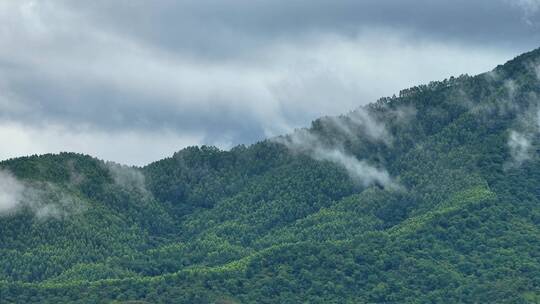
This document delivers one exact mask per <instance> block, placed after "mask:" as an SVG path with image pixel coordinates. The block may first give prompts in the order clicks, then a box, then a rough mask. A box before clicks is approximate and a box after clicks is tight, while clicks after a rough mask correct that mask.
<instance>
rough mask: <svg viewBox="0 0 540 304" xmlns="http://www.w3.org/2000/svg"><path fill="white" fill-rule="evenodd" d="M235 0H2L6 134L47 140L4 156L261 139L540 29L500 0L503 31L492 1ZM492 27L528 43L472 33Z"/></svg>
mask: <svg viewBox="0 0 540 304" xmlns="http://www.w3.org/2000/svg"><path fill="white" fill-rule="evenodd" d="M235 3H236V5H233V4H230V3H227V4H221V3H217V2H211V3H210V2H205V1H180V2H174V1H163V2H159V3H153V4H151V5H150V4H148V3H146V2H144V1H138V0H136V1H129V2H125V1H121V2H111V1H92V2H73V1H60V0H59V1H51V0H45V1H27V0H22V1H4V2H1V3H0V28H2V30H1V31H0V124H1V125H2V126H1V128H4V130H0V134H1V133H9V132H11V133H14V134H24V136H23V138H24V137H29V134H32V135H38V136H36V137H35V138H38V141H39V138H41V137H47V138H48V140H47V142H48V143H47V142H45V140H43V141H40V142H39V144H34V143H33V142H32V140H31V141H30V142H28V143H26V142H23V143H20V145H19V146H16V147H9V148H5V150H4V149H2V150H1V151H0V154H1V155H0V157H10V156H16V155H24V154H28V153H41V152H55V151H59V150H68V151H76V152H84V153H89V154H92V155H96V156H99V157H102V158H105V159H109V160H114V161H117V162H122V163H128V164H144V163H148V162H150V161H153V160H156V159H158V158H160V157H163V156H165V155H167V154H170V153H172V152H173V151H176V150H179V149H180V148H182V147H185V146H186V145H189V144H201V143H204V144H210V145H218V146H220V147H222V148H228V147H231V146H233V145H236V144H241V143H252V142H254V141H257V140H260V139H263V138H264V137H268V136H274V135H278V134H284V133H287V132H290V131H292V130H294V129H295V128H298V127H301V126H305V125H307V124H308V123H309V122H310V121H311V120H313V119H315V118H317V117H320V116H323V115H336V114H339V113H343V112H346V111H348V110H350V109H354V108H357V107H358V106H359V105H364V104H367V103H369V102H373V101H375V100H377V99H378V98H379V97H381V96H384V95H391V94H393V93H395V92H398V91H399V90H400V89H402V88H404V87H409V86H413V85H417V84H420V83H426V82H429V81H431V80H434V79H440V78H445V77H449V76H451V75H453V74H454V75H455V74H461V73H463V72H468V73H478V72H483V71H485V70H489V69H491V68H492V67H493V66H494V65H495V64H498V63H501V62H503V61H504V60H506V59H509V58H510V57H512V56H513V55H514V54H516V53H517V52H518V51H517V50H516V46H517V45H519V47H518V48H519V51H522V50H526V49H528V48H529V44H530V43H531V42H530V41H538V39H536V40H535V39H533V38H531V37H535V36H534V35H533V34H528V33H527V32H525V31H518V30H521V28H520V27H519V26H518V25H514V26H510V25H511V24H513V21H512V20H513V19H512V18H513V15H512V14H509V13H508V10H507V9H505V8H508V6H507V5H502V4H501V3H499V2H497V5H495V6H493V4H491V3H490V11H493V12H495V13H497V14H500V16H497V17H502V18H500V19H498V21H497V23H495V22H492V25H493V26H497V27H500V30H493V29H490V30H489V31H483V30H481V29H483V27H478V26H471V24H469V23H470V22H473V20H474V18H473V17H475V16H476V15H478V14H479V12H481V11H483V10H485V9H487V8H488V7H487V6H486V5H483V4H478V3H477V4H468V3H470V1H460V3H461V4H462V5H464V7H467V8H470V9H471V10H470V11H468V10H466V9H463V10H461V9H459V10H457V9H456V7H460V6H459V5H456V4H455V3H452V5H450V4H444V2H440V3H439V4H433V1H419V2H418V3H417V4H415V5H412V4H410V3H407V4H404V3H403V2H401V1H381V2H380V4H378V5H367V4H366V3H363V2H362V1H338V2H337V3H334V2H333V3H332V4H330V3H328V2H326V1H319V0H317V1H309V2H307V1H290V2H289V1H287V2H280V3H277V2H274V1H258V2H257V4H255V3H254V2H252V1H244V0H237V1H236V2H235ZM419 9H420V10H419ZM426 11H431V12H433V13H434V14H429V13H428V14H426V13H425V12H426ZM441 11H444V12H445V13H444V14H441V13H438V14H437V12H441ZM502 12H504V14H502ZM464 13H465V14H466V15H463V14H464ZM516 13H517V12H516ZM442 15H444V16H446V15H448V18H447V17H445V18H446V19H444V20H442V19H440V18H439V17H440V16H442ZM412 16H416V17H412ZM422 16H427V17H422ZM435 16H438V18H436V17H435ZM451 16H461V17H463V16H466V17H467V18H466V21H467V22H461V23H457V24H456V23H455V19H452V20H450V17H451ZM135 19H136V20H137V22H136V23H133V20H135ZM447 19H448V20H447ZM492 19H495V18H492ZM518 19H519V18H518ZM435 21H437V22H435ZM439 21H440V22H439ZM450 21H451V22H450ZM426 24H435V25H436V26H425V25H426ZM441 24H443V25H441ZM503 25H506V29H504V28H503ZM437 26H440V28H438V29H433V28H436V27H437ZM397 28H401V29H400V30H397ZM456 28H457V29H456ZM426 29H432V31H431V32H429V31H428V32H426ZM454 29H456V30H454ZM439 30H440V31H439ZM476 31H479V32H476ZM487 33H497V35H499V34H500V33H504V35H505V37H513V38H514V39H518V37H522V38H519V39H520V41H523V42H521V43H512V44H510V45H511V47H502V46H500V45H498V44H497V46H495V44H496V43H495V44H493V43H492V44H489V43H479V44H474V43H469V42H471V41H475V39H476V38H477V37H481V36H482V35H483V34H487ZM518 33H520V34H519V35H518ZM510 34H513V35H514V36H511V35H510ZM482 37H483V36H482ZM449 38H451V39H449ZM495 38H499V37H491V41H492V42H493V41H507V39H495ZM41 132H42V133H43V136H40V135H41V134H40V133H41ZM12 138H13V137H12ZM145 140H150V141H151V144H150V143H149V144H145ZM14 141H15V142H21V141H22V140H18V139H15V140H14ZM85 143H88V144H85ZM14 145H16V144H14ZM172 146H174V148H173V147H172ZM113 147H114V148H113ZM159 148H162V149H163V152H162V153H159V152H156V150H157V149H159ZM9 149H11V150H13V151H15V150H16V151H21V153H12V151H10V150H9Z"/></svg>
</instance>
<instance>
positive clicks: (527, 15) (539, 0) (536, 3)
mask: <svg viewBox="0 0 540 304" xmlns="http://www.w3.org/2000/svg"><path fill="white" fill-rule="evenodd" d="M507 2H508V3H509V4H510V5H512V6H514V7H518V8H520V9H521V10H522V11H523V20H524V21H525V22H526V23H527V24H528V25H537V24H538V21H537V20H535V19H537V18H538V12H539V11H540V0H511V1H510V0H507Z"/></svg>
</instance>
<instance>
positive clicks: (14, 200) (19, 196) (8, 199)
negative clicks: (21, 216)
mask: <svg viewBox="0 0 540 304" xmlns="http://www.w3.org/2000/svg"><path fill="white" fill-rule="evenodd" d="M23 193H24V186H23V184H22V183H20V182H19V181H18V180H17V179H16V178H15V177H14V176H13V175H12V174H11V173H9V172H7V171H0V215H1V214H3V213H9V212H13V211H14V210H16V209H17V208H18V207H19V206H20V205H21V203H22V200H23Z"/></svg>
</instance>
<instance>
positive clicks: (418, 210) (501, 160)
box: [0, 49, 540, 303]
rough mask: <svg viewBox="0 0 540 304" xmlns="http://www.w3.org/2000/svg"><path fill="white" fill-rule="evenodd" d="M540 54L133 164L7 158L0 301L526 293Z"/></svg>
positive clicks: (539, 247) (534, 231)
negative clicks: (263, 133) (245, 140)
mask: <svg viewBox="0 0 540 304" xmlns="http://www.w3.org/2000/svg"><path fill="white" fill-rule="evenodd" d="M539 63H540V49H537V50H534V51H532V52H529V53H526V54H523V55H520V56H518V57H516V58H515V59H513V60H510V61H509V62H507V63H506V64H505V65H500V66H498V67H496V68H495V69H494V70H493V71H491V72H487V73H483V74H479V75H477V76H466V75H463V76H460V77H457V78H450V79H448V80H444V81H440V82H432V83H430V84H428V85H421V86H417V87H413V88H409V89H405V90H402V91H401V92H400V94H399V96H398V97H390V98H382V99H380V100H379V101H377V102H376V103H373V104H369V105H367V106H365V107H360V108H358V109H356V110H354V111H351V112H350V113H348V114H346V115H342V116H336V117H322V118H319V119H317V120H315V121H313V122H312V124H311V126H310V128H306V129H299V130H297V131H296V132H294V133H292V134H288V135H284V136H281V137H277V138H273V139H268V140H264V141H261V142H258V143H255V144H252V145H250V146H243V145H241V146H237V147H234V148H232V149H231V150H230V151H222V150H220V149H218V148H215V147H209V146H202V147H188V148H185V149H182V150H180V151H179V152H176V153H175V154H174V155H172V156H171V157H167V158H165V159H162V160H159V161H156V162H152V163H150V164H148V165H146V166H143V167H135V166H124V165H118V164H114V163H111V162H105V161H102V160H98V159H96V158H93V157H90V156H86V155H82V154H76V153H60V154H56V155H53V154H46V155H41V156H30V157H23V158H16V159H10V160H6V161H2V162H0V168H2V169H3V170H7V171H9V172H10V174H12V175H13V176H12V177H11V176H4V177H3V178H4V181H8V180H9V181H11V182H12V183H13V184H15V185H18V187H19V186H20V187H21V189H24V191H22V190H21V191H18V192H17V191H15V192H14V191H13V190H12V189H1V187H0V190H3V191H7V192H6V193H8V194H10V195H11V197H13V198H14V199H15V200H17V205H16V206H15V207H13V208H12V209H9V210H8V211H7V212H4V214H2V213H1V211H2V209H0V227H3V230H4V231H3V233H1V234H0V244H2V245H3V246H2V248H0V260H1V261H2V264H3V265H4V266H3V267H0V270H1V272H0V295H1V296H2V297H3V299H2V300H4V301H6V302H8V303H10V302H22V301H24V302H27V303H31V302H51V303H52V302H81V303H83V302H107V301H118V302H122V301H133V300H144V301H151V302H171V301H174V302H186V303H209V302H219V301H221V302H225V303H227V301H228V302H232V303H234V302H241V303H244V302H247V303H256V302H268V303H286V302H291V303H293V302H305V301H308V302H377V303H380V302H444V301H448V300H451V301H454V302H470V303H474V302H478V301H493V302H518V303H520V302H521V303H527V302H534V301H537V300H538V299H539V298H540V281H539V280H538V277H540V256H538V254H537V252H540V237H539V235H540V234H538V231H539V226H540V193H539V192H538V190H537V187H536V186H535V185H536V181H538V178H540V162H539V161H538V157H537V155H536V154H537V153H536V152H535V151H538V146H539V142H538V140H537V137H538V136H537V134H538V133H536V132H538V131H537V127H536V125H535V123H536V122H535V121H534V115H532V116H531V115H529V114H531V113H533V114H534V113H537V106H538V101H537V98H536V94H538V93H540V85H539V84H540V81H539V80H538V78H537V76H538V75H537V70H536V67H537V66H538V65H539ZM529 116H530V117H529ZM531 117H532V118H531ZM531 119H532V121H531ZM512 134H514V136H512ZM516 134H517V135H516ZM516 138H517V139H518V140H516ZM535 153H536V154H535ZM0 177H1V176H0ZM10 191H11V192H10ZM26 193H32V195H30V196H29V195H27V194H26ZM43 197H45V198H48V199H44V198H43ZM49 206H53V207H54V208H53V207H49ZM73 206H82V208H81V209H80V210H79V209H77V208H73ZM45 207H47V208H48V209H45V210H48V212H49V213H43V211H40V210H44V208H45ZM51 210H52V211H51ZM40 212H41V213H40ZM158 291H159V292H158ZM173 299H174V300H173Z"/></svg>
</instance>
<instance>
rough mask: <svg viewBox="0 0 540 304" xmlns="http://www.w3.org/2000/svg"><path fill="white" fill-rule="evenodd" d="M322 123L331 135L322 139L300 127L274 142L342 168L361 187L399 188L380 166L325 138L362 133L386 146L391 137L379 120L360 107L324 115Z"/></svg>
mask: <svg viewBox="0 0 540 304" xmlns="http://www.w3.org/2000/svg"><path fill="white" fill-rule="evenodd" d="M322 122H323V124H325V125H326V127H331V128H333V131H332V132H333V133H334V134H333V136H335V138H331V139H328V138H323V137H321V136H318V135H316V133H315V132H314V131H312V130H308V129H300V130H296V131H295V132H294V133H292V134H290V135H288V136H282V137H277V138H275V139H274V141H276V142H278V143H281V144H283V145H285V146H286V147H287V148H288V149H290V150H291V151H292V152H293V153H299V154H304V155H308V156H309V157H311V158H313V159H315V160H319V161H329V162H332V163H334V164H336V165H338V166H340V167H342V168H343V169H345V170H346V171H347V173H348V174H349V176H350V177H351V178H352V180H354V181H355V182H358V183H360V184H362V185H363V186H365V187H367V186H369V185H373V184H378V185H381V186H383V187H386V188H393V189H399V188H401V186H400V185H399V184H398V183H396V182H395V181H394V180H393V179H392V178H391V176H390V174H389V173H388V172H387V171H386V170H385V169H384V168H378V167H376V166H374V165H371V164H369V163H368V162H367V161H366V160H362V159H360V160H359V159H357V158H356V157H355V156H353V155H352V154H350V153H348V152H346V151H345V150H344V149H343V147H342V146H343V142H332V143H328V140H331V141H332V140H334V141H335V140H336V139H337V138H340V136H342V135H344V136H345V138H348V139H352V140H354V139H359V135H360V134H364V135H366V136H367V138H368V140H371V141H375V142H382V143H383V144H386V145H389V144H391V136H390V135H389V133H388V131H387V130H386V127H385V125H384V124H383V123H382V122H380V121H378V120H377V119H375V118H374V117H372V115H370V114H369V112H368V111H367V110H366V109H364V108H359V109H357V110H355V111H353V112H351V113H350V114H349V115H347V116H343V117H326V118H325V119H324V120H323V121H322ZM340 133H341V134H340Z"/></svg>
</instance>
